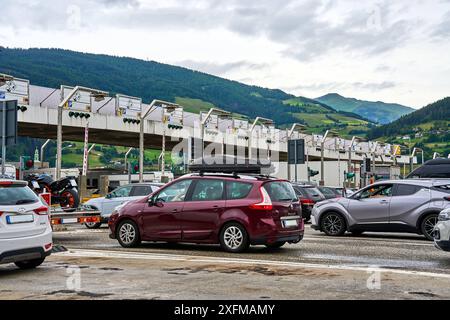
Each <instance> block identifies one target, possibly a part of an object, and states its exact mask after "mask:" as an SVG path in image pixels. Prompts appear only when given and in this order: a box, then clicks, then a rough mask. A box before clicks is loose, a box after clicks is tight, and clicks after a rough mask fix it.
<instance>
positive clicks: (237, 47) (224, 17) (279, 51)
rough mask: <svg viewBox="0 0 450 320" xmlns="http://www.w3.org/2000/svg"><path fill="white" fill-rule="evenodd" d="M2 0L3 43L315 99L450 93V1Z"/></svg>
mask: <svg viewBox="0 0 450 320" xmlns="http://www.w3.org/2000/svg"><path fill="white" fill-rule="evenodd" d="M0 3H1V4H2V14H1V15H0V23H1V25H2V28H1V32H0V45H2V46H7V47H23V48H28V47H58V48H65V49H72V50H77V51H84V52H92V53H106V54H113V55H120V56H131V57H136V58H142V59H149V60H155V61H159V62H164V63H170V64H176V65H181V66H185V67H189V68H193V69H196V70H200V71H204V72H208V73H212V74H215V75H218V76H222V77H225V78H229V79H233V80H237V81H241V82H244V83H247V84H255V85H259V86H264V87H270V88H280V89H283V90H285V91H287V92H290V93H293V94H296V95H303V96H307V97H311V98H314V97H318V96H321V95H324V94H326V93H329V92H337V93H340V94H342V95H345V96H350V97H356V98H361V99H368V100H382V101H386V102H398V103H402V104H405V105H408V106H412V107H415V108H418V107H421V106H423V105H425V104H428V103H430V102H433V101H435V100H438V99H440V98H442V97H444V96H448V95H450V0H395V1H382V0H380V1H360V0H342V1H337V0H283V1H278V0H70V1H64V0H63V1H48V0H46V1H44V0H41V1H38V0H1V2H0ZM363 3H364V4H363Z"/></svg>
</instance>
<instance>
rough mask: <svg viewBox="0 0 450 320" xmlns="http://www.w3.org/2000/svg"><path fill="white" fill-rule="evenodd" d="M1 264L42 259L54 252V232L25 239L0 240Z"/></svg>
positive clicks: (49, 230) (48, 231) (49, 231)
mask: <svg viewBox="0 0 450 320" xmlns="http://www.w3.org/2000/svg"><path fill="white" fill-rule="evenodd" d="M0 250H1V253H0V264H4V263H11V262H18V261H26V260H32V259H40V258H44V257H46V256H49V255H50V253H51V251H52V231H51V229H50V228H48V230H47V231H46V232H44V233H43V234H40V235H37V236H31V237H24V238H15V239H1V240H0Z"/></svg>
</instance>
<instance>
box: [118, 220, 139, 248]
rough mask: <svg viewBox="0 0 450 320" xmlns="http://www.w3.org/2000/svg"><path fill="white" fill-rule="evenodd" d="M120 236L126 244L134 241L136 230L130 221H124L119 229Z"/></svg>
mask: <svg viewBox="0 0 450 320" xmlns="http://www.w3.org/2000/svg"><path fill="white" fill-rule="evenodd" d="M119 237H120V240H121V241H122V242H123V243H124V244H126V245H129V244H131V243H133V241H134V239H135V237H136V230H135V229H134V226H133V225H131V224H130V223H124V224H123V225H122V226H121V227H120V229H119Z"/></svg>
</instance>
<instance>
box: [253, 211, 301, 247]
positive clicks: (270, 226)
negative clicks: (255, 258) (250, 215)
mask: <svg viewBox="0 0 450 320" xmlns="http://www.w3.org/2000/svg"><path fill="white" fill-rule="evenodd" d="M283 220H284V221H286V220H297V221H298V226H296V227H291V228H284V227H280V225H283V223H284V222H283ZM262 224H264V226H262ZM303 234H304V220H303V219H302V218H300V217H296V218H295V217H283V218H281V221H279V222H278V223H277V222H275V221H274V220H272V219H268V220H265V221H260V228H259V230H258V232H257V233H253V234H250V243H251V244H252V245H258V244H267V243H275V242H294V243H296V242H299V241H300V240H302V239H303Z"/></svg>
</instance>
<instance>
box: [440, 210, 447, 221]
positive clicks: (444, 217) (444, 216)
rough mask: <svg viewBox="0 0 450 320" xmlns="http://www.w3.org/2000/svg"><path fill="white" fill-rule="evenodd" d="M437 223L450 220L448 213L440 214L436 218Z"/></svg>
mask: <svg viewBox="0 0 450 320" xmlns="http://www.w3.org/2000/svg"><path fill="white" fill-rule="evenodd" d="M438 220H439V221H449V220H450V211H448V210H447V211H445V212H441V213H440V214H439V216H438Z"/></svg>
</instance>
